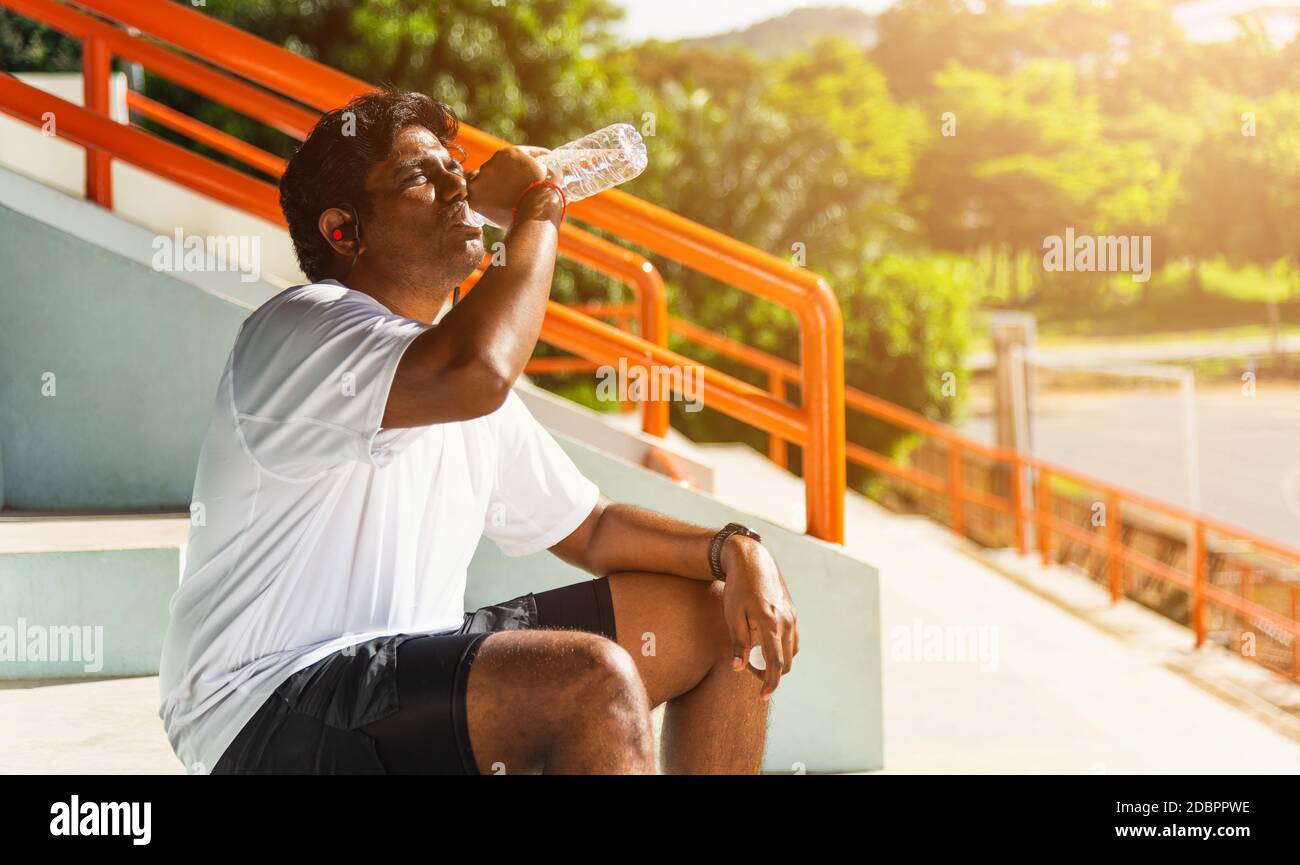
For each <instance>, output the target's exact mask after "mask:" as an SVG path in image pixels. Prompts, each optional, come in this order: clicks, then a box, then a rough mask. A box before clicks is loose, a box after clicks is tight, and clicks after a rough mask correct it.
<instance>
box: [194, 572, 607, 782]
mask: <svg viewBox="0 0 1300 865" xmlns="http://www.w3.org/2000/svg"><path fill="white" fill-rule="evenodd" d="M537 628H568V629H576V630H582V631H590V632H591V633H595V634H604V635H605V636H606V637H608V638H609V639H611V640H614V639H617V635H616V632H615V629H614V605H613V603H612V602H611V600H610V595H609V581H608V580H606V579H604V578H601V579H595V580H585V581H583V582H581V583H574V584H573V585H570V586H564V587H562V588H559V589H552V590H550V591H546V592H538V593H537V594H533V593H532V592H529V593H528V594H526V595H521V596H519V597H517V598H513V599H511V600H509V601H506V602H504V603H501V604H493V605H491V606H487V607H481V608H479V609H478V610H475V611H474V612H472V613H466V614H465V620H464V623H463V624H462V625H461V627H460V630H458V631H434V632H427V633H414V634H405V633H403V634H392V635H388V636H383V637H376V638H374V639H372V640H368V641H366V642H364V643H358V644H356V645H354V646H348V647H346V648H344V649H340V650H339V651H337V652H335V653H334V654H332V655H329V656H327V657H325V658H322V659H321V660H319V661H317V662H315V663H314V664H312V665H311V666H309V667H305V668H304V669H302V670H299V671H298V672H296V673H294V674H293V675H291V676H289V678H287V679H286V680H285V681H284V682H283V683H282V684H281V685H280V686H279V687H278V688H277V689H276V691H275V693H274V694H272V695H271V696H270V697H269V698H268V699H267V701H266V702H265V703H263V704H262V706H261V707H260V708H259V709H258V711H257V713H256V714H255V715H254V716H253V717H252V719H250V720H249V722H248V723H247V724H246V725H245V726H244V728H243V729H242V730H241V731H240V732H239V734H238V735H237V736H236V737H235V739H234V741H233V742H231V743H230V746H229V747H228V748H227V749H226V751H225V753H224V754H222V755H221V759H220V760H218V761H217V764H216V765H215V766H214V767H213V769H212V774H214V775H250V774H251V775H266V774H330V775H333V774H393V775H405V774H454V775H459V774H470V775H477V774H478V767H477V764H476V762H475V759H474V752H473V750H472V749H471V748H470V743H469V729H468V721H467V716H466V711H465V686H466V682H467V681H468V677H469V669H470V666H471V665H472V664H473V663H474V655H475V653H476V652H477V651H478V647H479V644H480V643H482V642H483V640H484V639H486V638H487V635H488V634H490V633H493V632H495V631H512V630H528V629H537Z"/></svg>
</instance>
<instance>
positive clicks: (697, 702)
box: [609, 571, 768, 775]
mask: <svg viewBox="0 0 1300 865" xmlns="http://www.w3.org/2000/svg"><path fill="white" fill-rule="evenodd" d="M609 589H610V597H611V599H612V600H613V603H614V622H615V625H616V627H617V629H618V643H619V645H620V646H622V647H623V648H624V649H626V650H627V652H628V654H630V655H631V656H632V659H633V660H634V661H636V665H637V669H638V670H639V671H640V673H641V679H642V681H644V682H645V687H646V691H647V692H648V693H649V695H650V704H651V705H652V706H658V705H659V704H660V703H663V702H667V704H668V705H667V706H666V707H665V708H664V726H663V742H662V762H663V769H664V772H666V773H668V774H674V775H676V774H708V773H731V774H756V773H758V772H759V771H760V770H761V768H762V764H763V746H764V743H765V741H766V736H767V705H768V704H767V703H766V702H765V701H763V700H760V699H759V697H758V695H759V692H760V691H761V690H762V684H763V683H762V680H761V679H760V678H759V677H758V676H757V675H755V674H754V673H753V672H751V671H750V670H749V669H748V667H746V668H745V669H742V670H739V671H736V670H732V669H731V637H730V636H729V635H728V632H727V627H726V623H725V622H724V621H723V618H722V589H723V584H722V583H720V582H717V581H713V582H710V583H706V582H703V581H700V580H689V579H684V578H682V577H675V576H670V575H667V574H653V573H641V572H631V571H625V572H620V573H616V574H611V575H610V576H609Z"/></svg>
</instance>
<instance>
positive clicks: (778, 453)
mask: <svg viewBox="0 0 1300 865" xmlns="http://www.w3.org/2000/svg"><path fill="white" fill-rule="evenodd" d="M767 392H768V393H770V394H771V395H772V396H774V397H776V398H777V399H779V400H784V399H785V379H784V378H783V377H782V376H781V373H779V372H777V371H776V370H770V371H769V372H768V374H767ZM767 458H768V459H770V460H771V461H772V462H773V463H775V464H776V465H777V466H779V467H780V468H786V466H787V465H789V463H788V460H789V450H788V449H787V448H786V444H785V439H783V438H781V437H780V436H779V435H777V434H776V433H768V434H767Z"/></svg>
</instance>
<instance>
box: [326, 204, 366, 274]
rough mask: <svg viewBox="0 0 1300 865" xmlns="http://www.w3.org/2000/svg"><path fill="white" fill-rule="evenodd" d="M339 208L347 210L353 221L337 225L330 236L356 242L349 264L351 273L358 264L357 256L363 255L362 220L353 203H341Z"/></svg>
mask: <svg viewBox="0 0 1300 865" xmlns="http://www.w3.org/2000/svg"><path fill="white" fill-rule="evenodd" d="M338 209H339V210H345V211H347V213H348V214H349V215H350V216H351V217H352V221H351V222H345V223H343V224H342V225H337V226H335V227H334V230H333V231H331V232H330V236H331V237H333V238H334V240H336V241H341V240H351V241H354V242H356V244H357V251H356V252H354V253H352V263H351V264H349V265H348V273H351V272H352V268H354V267H356V266H357V258H358V257H359V256H360V255H361V220H360V218H358V217H357V211H356V208H354V207H353V206H352V205H351V204H347V203H344V204H340V205H338ZM344 276H347V274H346V273H345V274H344Z"/></svg>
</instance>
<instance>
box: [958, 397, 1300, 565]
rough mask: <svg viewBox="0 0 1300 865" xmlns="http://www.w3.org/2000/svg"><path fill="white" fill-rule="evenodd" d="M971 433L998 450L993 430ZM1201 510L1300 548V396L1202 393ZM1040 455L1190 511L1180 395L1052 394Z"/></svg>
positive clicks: (1041, 425) (984, 425)
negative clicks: (993, 440)
mask: <svg viewBox="0 0 1300 865" xmlns="http://www.w3.org/2000/svg"><path fill="white" fill-rule="evenodd" d="M973 408H974V409H975V411H976V415H975V416H974V417H973V418H972V419H971V420H970V421H969V422H967V423H966V424H964V425H963V427H962V429H963V430H964V431H965V432H967V433H968V434H969V435H971V436H973V437H975V438H977V439H979V440H980V441H986V442H991V441H992V438H993V431H992V421H991V419H990V418H989V417H988V415H987V414H986V413H980V411H979V407H978V406H973ZM1196 410H1197V416H1198V424H1197V431H1198V436H1199V439H1200V469H1201V510H1202V511H1203V512H1205V513H1207V514H1209V515H1210V516H1213V517H1217V518H1219V519H1223V520H1227V521H1228V522H1231V523H1235V524H1237V525H1240V526H1243V527H1247V528H1252V529H1254V530H1255V531H1257V532H1259V533H1260V534H1263V535H1266V536H1268V537H1272V538H1275V539H1276V540H1279V541H1283V542H1286V543H1290V544H1292V545H1293V546H1298V547H1300V387H1297V386H1295V385H1281V384H1279V385H1273V384H1270V383H1268V382H1259V383H1258V385H1257V389H1256V395H1255V396H1254V397H1253V398H1251V397H1246V396H1244V395H1243V394H1242V392H1241V388H1240V387H1239V386H1221V387H1216V388H1212V389H1206V388H1201V389H1200V390H1199V391H1198V393H1197V400H1196ZM1037 415H1038V417H1037V421H1036V437H1037V446H1038V452H1039V454H1040V455H1041V456H1043V457H1045V458H1047V459H1049V460H1052V461H1054V462H1058V463H1061V464H1062V465H1065V466H1067V467H1070V468H1075V469H1078V470H1079V471H1082V472H1085V473H1087V474H1090V475H1093V476H1095V477H1098V478H1101V479H1102V480H1107V481H1111V482H1112V483H1116V484H1120V485H1123V486H1126V487H1129V488H1131V489H1134V490H1136V491H1138V492H1143V493H1146V494H1148V495H1151V496H1156V497H1159V498H1162V499H1165V500H1167V501H1171V502H1173V503H1175V504H1179V505H1185V504H1187V498H1188V494H1187V469H1186V463H1185V461H1184V450H1183V427H1182V424H1183V420H1182V402H1181V399H1180V398H1179V396H1178V394H1177V391H1176V390H1174V389H1172V388H1168V387H1157V388H1153V389H1151V390H1149V391H1145V392H1142V391H1126V392H1110V393H1077V392H1076V393H1062V392H1059V391H1058V392H1055V393H1053V392H1050V391H1049V392H1047V393H1046V394H1043V395H1041V396H1040V398H1039V403H1038V410H1037Z"/></svg>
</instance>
